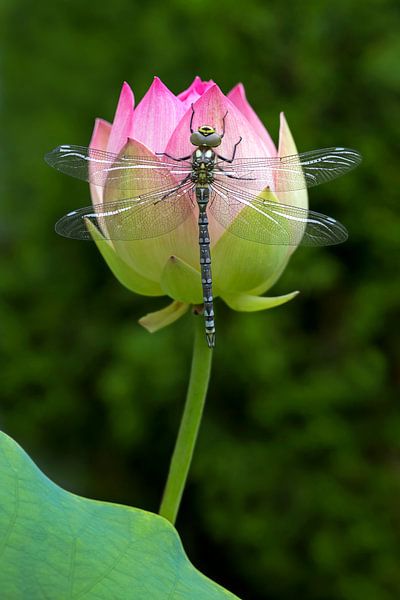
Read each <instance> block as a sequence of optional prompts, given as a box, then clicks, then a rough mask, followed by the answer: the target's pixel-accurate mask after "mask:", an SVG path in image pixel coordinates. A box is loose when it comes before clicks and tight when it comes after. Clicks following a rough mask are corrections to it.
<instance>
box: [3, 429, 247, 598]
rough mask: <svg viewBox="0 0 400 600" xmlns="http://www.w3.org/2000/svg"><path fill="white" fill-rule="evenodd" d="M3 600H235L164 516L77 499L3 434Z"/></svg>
mask: <svg viewBox="0 0 400 600" xmlns="http://www.w3.org/2000/svg"><path fill="white" fill-rule="evenodd" d="M0 507H1V510H0V539H1V540H2V544H1V552H2V556H1V569H0V590H1V598H2V599H3V598H4V600H6V599H7V600H28V599H29V600H42V599H43V598H48V599H49V600H61V599H62V598H82V599H83V598H84V599H85V600H111V598H121V599H122V598H123V599H124V600H150V599H151V600H234V599H235V598H236V600H238V599H237V596H234V595H233V594H231V593H230V592H228V591H227V590H225V589H223V588H222V587H220V586H219V585H218V584H216V583H215V582H213V581H211V580H210V579H208V578H207V577H205V576H204V575H203V574H202V573H200V572H199V571H198V570H197V569H196V568H195V567H194V566H193V565H192V564H191V562H190V561H189V559H188V558H187V556H186V554H185V551H184V549H183V547H182V543H181V541H180V539H179V536H178V533H177V531H176V529H175V528H174V527H173V526H172V525H171V524H170V523H169V521H167V520H166V519H164V518H163V517H160V516H159V515H156V514H153V513H150V512H146V511H144V510H139V509H137V508H131V507H129V506H122V505H118V504H112V503H108V502H99V501H96V500H90V499H88V498H82V497H81V496H77V495H75V494H71V493H69V492H67V491H65V490H63V489H62V488H60V487H58V486H57V485H56V484H55V483H53V482H52V481H50V480H49V479H48V478H47V477H46V476H45V475H44V474H43V473H42V472H41V471H40V470H39V469H38V468H37V467H36V465H35V464H34V463H33V462H32V461H31V459H30V458H29V456H28V455H27V454H26V453H25V452H24V451H23V450H22V448H21V447H20V446H18V444H16V442H14V441H13V440H12V439H11V438H9V437H8V436H7V435H5V434H4V433H0Z"/></svg>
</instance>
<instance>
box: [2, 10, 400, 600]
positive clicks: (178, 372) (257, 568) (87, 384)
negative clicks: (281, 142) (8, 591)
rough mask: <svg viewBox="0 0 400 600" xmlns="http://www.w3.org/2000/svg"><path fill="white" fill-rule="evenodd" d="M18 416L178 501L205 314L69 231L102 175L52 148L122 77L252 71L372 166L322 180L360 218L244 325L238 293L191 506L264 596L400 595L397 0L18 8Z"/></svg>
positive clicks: (193, 520) (83, 458)
mask: <svg viewBox="0 0 400 600" xmlns="http://www.w3.org/2000/svg"><path fill="white" fill-rule="evenodd" d="M0 11H1V13H0V15H1V23H2V32H1V33H2V35H1V42H0V44H1V46H2V48H1V55H2V57H1V63H0V68H1V90H0V94H1V96H0V102H1V105H0V111H1V117H2V119H1V122H2V128H1V138H2V140H1V144H0V146H1V167H0V168H1V178H0V180H1V188H2V189H1V200H0V202H1V205H0V206H1V208H0V210H1V220H0V246H1V253H0V365H1V367H0V369H1V376H0V377H1V422H2V428H3V429H5V431H6V432H7V433H9V434H10V435H11V436H12V437H14V438H15V439H16V440H17V441H18V442H19V443H20V444H21V445H22V446H23V447H24V448H25V449H26V450H27V451H28V452H29V453H30V455H31V456H32V458H33V459H34V460H35V461H36V462H37V463H38V464H39V466H40V467H41V468H42V469H43V470H44V471H45V472H46V473H47V474H48V475H49V476H50V477H51V478H52V479H53V480H55V481H56V482H57V483H59V484H60V485H63V486H65V487H66V488H67V489H69V490H71V491H74V492H76V493H79V494H82V495H87V496H90V497H94V498H99V499H104V500H111V501H115V502H121V503H127V504H131V505H134V506H137V507H141V508H146V509H149V510H153V511H156V510H157V508H158V502H159V499H160V496H161V493H162V488H163V484H164V480H165V476H166V471H167V468H168V463H169V457H170V454H171V452H172V448H173V444H174V440H175V434H176V431H177V427H178V423H179V417H180V413H181V410H182V403H183V400H184V395H185V391H186V383H187V378H188V370H189V366H190V360H191V345H192V322H191V319H192V317H191V316H189V315H187V316H186V317H185V318H183V319H181V320H180V321H179V322H178V323H177V324H176V325H174V326H172V327H170V328H167V329H165V330H163V331H161V332H159V333H157V334H154V335H150V334H148V333H146V332H145V331H144V330H143V329H142V328H141V327H140V326H139V325H138V324H137V319H138V318H139V317H140V316H142V315H143V314H145V313H146V312H149V311H152V310H157V309H158V308H161V307H162V306H164V305H165V304H166V299H162V298H161V299H151V298H144V297H140V296H135V295H133V294H131V293H129V292H128V291H126V290H125V289H124V288H122V287H121V286H120V285H119V284H118V283H117V281H116V280H115V279H114V278H113V276H112V275H111V273H110V272H109V271H108V269H107V267H106V266H105V264H104V263H103V260H102V258H101V257H100V254H99V253H98V252H97V250H96V248H95V247H94V245H93V246H92V245H90V244H85V243H79V242H72V241H68V240H65V239H62V238H59V237H57V236H56V235H55V233H54V231H53V225H54V222H55V221H56V219H57V218H58V217H59V216H61V215H62V214H64V213H65V212H67V211H69V210H71V209H73V208H77V207H79V206H84V205H87V204H88V203H89V201H88V199H89V193H88V189H87V187H86V186H85V185H84V184H83V183H82V182H78V181H74V180H72V179H69V178H67V177H64V176H62V175H61V174H58V173H56V172H53V171H52V170H51V169H49V168H48V167H47V166H46V165H45V164H44V162H43V154H44V153H45V152H46V151H47V150H49V149H51V148H52V147H54V146H56V145H58V144H61V143H76V144H85V143H87V142H88V140H89V138H90V135H91V131H92V127H93V120H94V118H95V117H96V116H102V117H104V118H106V119H112V116H113V112H114V109H115V105H116V102H117V99H118V95H119V91H120V87H121V84H122V81H123V80H124V79H126V80H127V81H128V82H129V83H130V84H131V86H132V88H133V90H134V92H135V95H136V98H137V100H139V99H140V98H141V97H142V95H143V94H144V93H145V92H146V90H147V88H148V86H149V85H150V83H151V81H152V78H153V76H154V75H159V76H160V77H161V79H162V80H163V81H164V82H165V83H166V85H167V86H168V87H169V88H170V89H171V90H172V91H173V92H175V93H178V92H179V91H181V90H183V89H185V88H186V87H187V86H188V85H189V84H190V83H191V81H192V79H193V77H194V75H196V74H199V75H200V76H202V77H203V78H204V79H209V78H212V79H214V80H215V81H216V82H217V83H218V84H219V85H220V86H221V88H222V89H223V90H224V91H228V90H229V89H231V88H232V87H233V86H234V85H235V84H236V83H237V82H238V81H242V82H243V83H244V84H245V86H246V90H247V94H248V98H249V100H250V102H251V103H252V104H253V106H254V108H255V109H256V111H257V112H258V114H259V115H260V116H261V118H262V119H263V121H264V123H265V124H266V125H267V127H268V128H269V130H270V132H271V134H272V135H273V137H274V138H275V139H276V137H277V132H278V114H279V111H281V110H284V111H285V113H286V116H287V119H288V121H289V124H290V126H291V129H292V131H293V134H294V136H295V139H296V142H297V145H298V147H299V149H300V150H309V149H312V148H318V147H324V146H333V145H347V146H350V147H355V148H357V149H359V150H360V151H361V152H362V153H363V155H364V162H363V164H362V166H361V168H359V169H358V170H357V171H354V172H353V173H351V174H349V175H348V176H347V177H345V178H343V179H341V180H338V181H337V182H333V183H332V184H329V185H327V186H321V188H318V189H315V190H313V191H312V192H311V194H310V199H311V205H312V208H314V209H315V210H320V211H322V212H325V213H327V214H331V215H332V216H335V217H336V218H338V219H340V220H341V221H342V222H343V223H345V224H346V225H347V227H348V229H349V230H350V239H349V242H348V243H346V244H345V245H343V246H341V247H337V248H325V249H301V250H299V251H297V252H296V253H295V255H294V256H293V258H292V260H291V262H290V264H289V266H288V268H287V270H286V272H285V273H284V275H283V276H282V278H281V280H280V281H279V282H278V284H277V285H276V286H275V288H274V289H273V290H272V292H271V293H272V294H275V293H276V294H280V293H286V292H289V291H291V290H294V289H300V290H301V295H300V296H299V298H297V299H296V300H295V301H293V302H291V303H290V304H288V305H287V306H283V307H281V308H278V309H274V310H271V311H269V312H265V313H259V314H253V315H251V314H250V315H245V314H239V313H233V312H231V311H229V310H228V309H227V308H226V307H225V306H224V305H223V304H222V303H218V304H217V307H216V309H217V312H218V346H217V349H216V351H215V357H214V370H213V378H212V384H211V389H210V393H209V397H208V403H207V410H206V414H205V418H204V422H203V425H202V430H201V435H200V439H199V444H198V448H197V452H196V456H195V460H194V463H193V469H192V471H191V477H190V483H189V485H188V488H187V492H186V493H185V496H184V502H183V506H182V511H181V514H180V517H179V520H178V524H177V525H178V529H179V531H180V533H181V536H182V539H183V542H184V545H185V548H186V550H187V552H188V554H189V557H190V558H191V560H192V561H193V562H194V563H195V565H196V566H197V567H198V568H200V569H201V570H202V571H203V572H205V573H206V574H207V575H209V576H210V577H212V578H214V579H216V580H217V581H218V582H219V583H221V584H222V585H224V586H226V587H227V588H228V589H230V590H232V591H233V592H235V593H236V594H237V595H239V596H240V597H243V598H245V599H246V600H247V599H251V600H265V599H267V600H289V599H290V600H292V599H293V598H296V599H297V598H299V599H306V600H308V599H310V600H338V599H345V600H347V599H348V600H391V599H396V598H399V597H400V572H399V558H400V539H399V535H400V534H399V531H400V509H399V494H400V475H399V473H400V471H399V464H400V462H399V461H400V454H399V450H400V415H399V410H398V403H397V392H398V388H399V382H400V363H399V360H400V344H399V313H398V307H399V300H400V284H399V278H398V273H399V251H400V220H399V216H398V214H399V213H398V211H399V206H398V204H399V203H398V197H399V176H398V175H399V162H398V161H399V157H398V156H399V155H398V152H397V153H396V150H397V151H398V144H399V138H400V114H399V92H400V68H399V64H400V38H399V35H398V32H399V30H400V6H399V3H398V2H397V0H381V1H378V0H364V1H359V0H351V1H348V0H336V2H334V3H333V2H320V1H317V0H311V1H310V2H287V3H284V2H282V1H279V0H274V1H271V2H264V1H262V0H247V1H246V2H244V1H240V2H231V1H228V0H220V1H219V2H212V1H210V0H202V1H201V2H200V1H197V0H192V1H191V2H188V1H186V0H185V1H184V0H173V1H170V2H164V3H161V2H154V1H152V0H148V1H147V2H138V1H137V0H136V1H132V0H113V2H105V1H103V0H98V1H97V2H96V3H95V4H94V5H93V4H91V3H86V2H82V0H68V1H67V0H59V1H57V2H52V3H49V2H32V1H29V0H14V1H12V0H2V4H1V8H0Z"/></svg>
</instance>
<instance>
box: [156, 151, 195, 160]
mask: <svg viewBox="0 0 400 600" xmlns="http://www.w3.org/2000/svg"><path fill="white" fill-rule="evenodd" d="M155 154H156V156H166V157H167V158H172V160H176V161H177V162H180V161H182V160H189V159H190V158H192V155H191V154H189V156H181V158H176V156H171V155H170V154H167V152H156V153H155Z"/></svg>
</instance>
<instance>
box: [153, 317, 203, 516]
mask: <svg viewBox="0 0 400 600" xmlns="http://www.w3.org/2000/svg"><path fill="white" fill-rule="evenodd" d="M195 320H196V332H195V338H194V348H193V359H192V368H191V371H190V380H189V388H188V392H187V397H186V404H185V408H184V411H183V415H182V420H181V424H180V427H179V433H178V437H177V439H176V443H175V448H174V453H173V455H172V459H171V464H170V467H169V473H168V479H167V483H166V485H165V489H164V494H163V498H162V501H161V506H160V511H159V514H160V515H162V516H163V517H165V518H166V519H168V520H169V521H171V523H172V524H174V523H175V520H176V515H177V513H178V510H179V505H180V503H181V499H182V494H183V490H184V488H185V483H186V479H187V476H188V472H189V468H190V463H191V461H192V456H193V451H194V447H195V444H196V439H197V434H198V432H199V427H200V423H201V417H202V414H203V408H204V403H205V399H206V394H207V388H208V382H209V380H210V372H211V359H212V350H210V348H208V346H207V344H206V340H205V336H204V325H203V319H201V318H200V317H196V319H195Z"/></svg>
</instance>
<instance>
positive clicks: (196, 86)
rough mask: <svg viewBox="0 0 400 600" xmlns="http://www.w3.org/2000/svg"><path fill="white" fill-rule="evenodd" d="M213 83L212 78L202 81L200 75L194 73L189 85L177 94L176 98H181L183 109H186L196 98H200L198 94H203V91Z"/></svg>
mask: <svg viewBox="0 0 400 600" xmlns="http://www.w3.org/2000/svg"><path fill="white" fill-rule="evenodd" d="M213 85H214V82H213V81H212V80H210V81H202V80H201V79H200V77H199V76H198V75H196V77H195V78H194V80H193V82H192V83H191V84H190V86H189V87H188V88H187V89H186V90H184V91H183V92H181V93H180V94H178V96H177V98H179V100H181V102H182V104H183V106H184V107H185V109H188V108H190V107H191V105H192V104H194V103H195V102H196V100H198V99H199V98H200V96H202V95H203V94H204V92H206V91H207V90H208V89H209V88H210V87H212V86H213Z"/></svg>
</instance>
